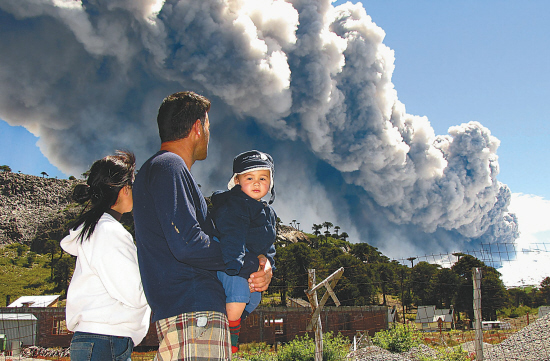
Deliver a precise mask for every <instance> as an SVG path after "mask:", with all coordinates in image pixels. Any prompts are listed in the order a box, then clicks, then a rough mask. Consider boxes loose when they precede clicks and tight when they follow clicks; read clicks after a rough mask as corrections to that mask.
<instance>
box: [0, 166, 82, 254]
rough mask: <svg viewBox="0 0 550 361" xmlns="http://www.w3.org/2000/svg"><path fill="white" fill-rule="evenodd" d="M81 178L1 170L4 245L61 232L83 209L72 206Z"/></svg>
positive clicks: (0, 210)
mask: <svg viewBox="0 0 550 361" xmlns="http://www.w3.org/2000/svg"><path fill="white" fill-rule="evenodd" d="M78 182H82V181H79V180H74V181H71V180H67V179H53V178H41V177H37V176H32V175H26V174H18V173H5V172H4V173H0V245H3V244H9V243H14V242H17V243H24V244H28V245H31V243H32V242H33V240H35V239H36V238H37V237H39V236H41V237H47V236H49V235H51V232H52V231H57V232H59V229H60V228H62V227H63V226H64V224H65V223H66V222H67V220H69V219H72V218H74V216H75V215H77V214H78V212H79V209H78V208H76V207H74V206H69V204H70V203H71V193H72V189H73V187H74V185H76V184H77V183H78Z"/></svg>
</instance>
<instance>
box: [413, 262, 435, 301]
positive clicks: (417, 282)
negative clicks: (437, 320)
mask: <svg viewBox="0 0 550 361" xmlns="http://www.w3.org/2000/svg"><path fill="white" fill-rule="evenodd" d="M438 268H439V266H438V265H434V264H430V263H428V262H424V261H422V262H418V264H416V266H414V267H413V268H412V270H411V276H410V282H411V290H412V292H413V294H414V298H413V300H414V303H416V304H417V305H418V306H421V305H422V306H423V305H428V304H430V303H431V301H432V299H431V297H430V296H431V295H430V290H429V287H428V286H429V284H430V281H431V279H432V277H433V276H434V275H435V273H436V272H437V270H438Z"/></svg>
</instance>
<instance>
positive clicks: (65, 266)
mask: <svg viewBox="0 0 550 361" xmlns="http://www.w3.org/2000/svg"><path fill="white" fill-rule="evenodd" d="M74 266H75V258H74V257H70V256H66V257H63V258H61V259H60V260H58V261H57V262H56V263H55V266H54V272H53V281H54V283H55V291H57V292H61V294H62V295H64V296H66V295H67V290H68V289H69V281H70V279H71V275H72V274H73V270H74Z"/></svg>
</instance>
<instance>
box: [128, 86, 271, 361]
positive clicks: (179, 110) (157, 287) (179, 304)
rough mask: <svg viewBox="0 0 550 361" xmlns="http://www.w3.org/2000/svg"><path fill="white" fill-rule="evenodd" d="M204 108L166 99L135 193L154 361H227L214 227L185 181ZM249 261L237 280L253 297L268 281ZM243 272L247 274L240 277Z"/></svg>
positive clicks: (202, 151)
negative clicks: (155, 341) (156, 146)
mask: <svg viewBox="0 0 550 361" xmlns="http://www.w3.org/2000/svg"><path fill="white" fill-rule="evenodd" d="M209 110H210V101H209V100H208V99H206V98H205V97H203V96H200V95H198V94H195V93H193V92H180V93H175V94H172V95H170V96H168V97H166V98H165V99H164V101H163V103H162V105H161V106H160V108H159V113H158V117H157V123H158V128H159V135H160V139H161V142H162V144H161V148H160V151H159V152H157V153H156V154H155V155H153V156H152V157H151V158H149V159H148V160H147V161H146V162H145V163H144V164H143V166H142V167H141V169H140V171H139V173H138V175H137V177H136V180H135V183H134V186H133V196H134V220H135V231H136V244H137V248H138V260H139V266H140V273H141V278H142V283H143V289H144V291H145V295H146V297H147V301H148V303H149V305H150V306H151V309H152V321H154V322H156V327H157V334H158V337H159V351H158V353H157V356H156V359H158V360H230V358H231V344H230V339H229V328H228V321H227V317H226V315H225V295H224V290H223V287H222V284H221V283H220V282H219V281H218V279H217V277H216V271H218V270H224V268H225V266H224V264H223V260H222V253H221V249H220V246H219V243H218V242H215V241H214V240H213V237H212V235H213V234H214V232H215V231H214V227H213V223H212V221H211V219H210V218H209V217H208V215H207V206H206V202H205V200H204V197H203V195H202V193H201V191H200V189H199V186H198V184H197V183H196V182H195V179H194V178H193V176H192V175H191V173H190V169H191V166H192V165H193V163H194V162H195V161H197V160H203V159H206V156H207V153H208V141H209V139H210V121H209V119H208V111H209ZM260 264H261V265H262V266H263V267H262V270H261V271H258V272H254V271H255V270H258V259H257V258H256V257H249V258H248V259H245V265H244V266H243V270H241V272H240V273H239V274H240V275H242V276H244V277H245V278H248V275H249V274H251V273H252V272H254V273H252V274H251V275H250V278H249V283H250V286H251V290H256V291H264V290H266V289H267V286H268V285H269V282H270V281H271V269H270V265H269V262H267V263H266V260H265V259H263V260H261V261H260ZM245 268H246V269H245Z"/></svg>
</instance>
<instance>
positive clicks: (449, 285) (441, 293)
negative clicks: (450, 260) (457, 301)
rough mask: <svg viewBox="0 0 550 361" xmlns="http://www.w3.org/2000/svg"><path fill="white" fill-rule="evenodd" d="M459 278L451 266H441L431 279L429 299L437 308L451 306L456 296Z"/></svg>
mask: <svg viewBox="0 0 550 361" xmlns="http://www.w3.org/2000/svg"><path fill="white" fill-rule="evenodd" d="M458 284H459V278H458V276H457V274H456V273H454V272H453V271H452V270H451V269H449V268H440V269H438V270H437V271H436V273H435V274H434V275H433V277H432V278H431V280H430V285H429V287H428V288H429V293H430V295H429V297H428V298H429V299H430V300H431V301H433V303H435V305H436V307H437V308H450V307H451V305H452V304H453V302H454V301H453V300H454V298H455V296H456V291H457V288H458Z"/></svg>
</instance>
